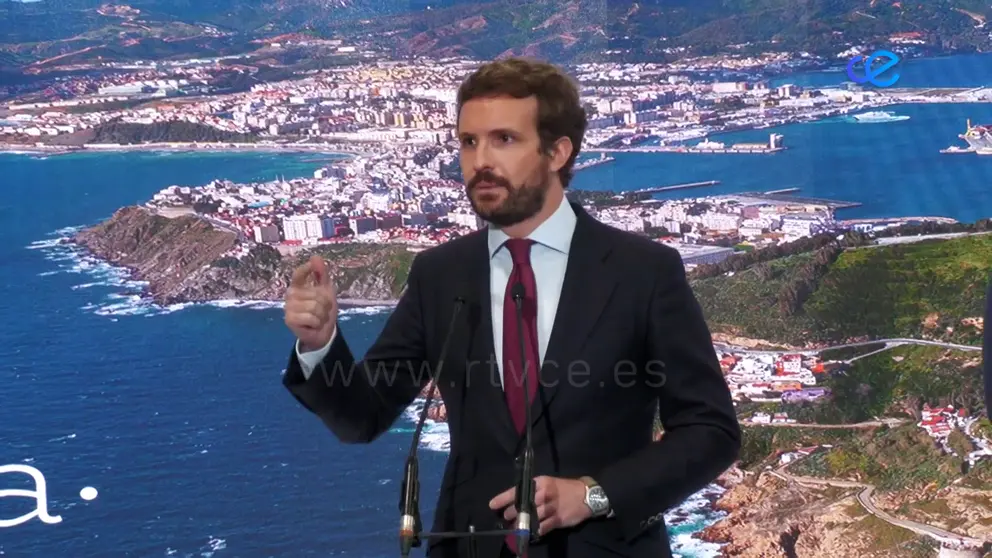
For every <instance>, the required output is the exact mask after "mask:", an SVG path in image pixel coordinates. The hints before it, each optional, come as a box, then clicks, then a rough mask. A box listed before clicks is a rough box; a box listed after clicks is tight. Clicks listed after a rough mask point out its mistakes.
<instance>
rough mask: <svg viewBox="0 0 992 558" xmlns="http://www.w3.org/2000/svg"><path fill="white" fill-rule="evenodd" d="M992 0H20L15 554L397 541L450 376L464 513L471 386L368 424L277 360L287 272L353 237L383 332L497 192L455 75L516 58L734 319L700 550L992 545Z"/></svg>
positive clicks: (13, 265) (694, 532)
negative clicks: (468, 156) (415, 439)
mask: <svg viewBox="0 0 992 558" xmlns="http://www.w3.org/2000/svg"><path fill="white" fill-rule="evenodd" d="M989 18H992V5H990V4H989V3H988V2H983V1H981V0H912V1H907V0H902V1H896V0H832V1H827V0H812V1H808V2H795V1H792V0H748V1H744V0H740V1H733V2H731V1H718V0H692V1H685V0H644V1H609V2H607V1H604V0H556V1H551V0H504V1H503V2H482V1H477V0H438V1H437V2H429V1H427V0H416V1H409V2H395V3H394V2H384V1H380V0H333V1H331V0H280V1H277V2H266V1H262V0H212V1H209V2H207V1H204V2H175V1H170V0H130V1H128V0H58V1H56V0H0V187H2V190H3V194H4V198H3V201H2V202H0V231H2V235H0V238H3V240H4V242H3V243H2V244H0V261H2V262H3V265H2V266H0V285H2V291H0V292H2V298H0V300H2V302H0V311H2V316H3V317H4V320H3V322H4V323H5V324H6V325H4V326H2V327H0V373H2V375H3V383H4V390H3V394H4V397H3V398H2V403H0V439H2V440H3V444H2V445H0V557H2V558H8V557H9V558H35V557H37V558H51V557H70V556H71V557H74V558H78V557H98V558H105V557H117V556H120V557H157V556H174V557H204V558H225V557H237V558H253V557H259V558H264V557H268V556H328V555H348V556H359V557H368V558H377V557H385V556H393V555H394V553H395V552H397V542H396V521H397V520H398V515H397V504H396V503H397V498H399V491H400V482H401V480H402V474H403V462H404V459H405V456H406V452H407V449H408V446H409V445H410V443H411V437H412V436H414V433H415V430H416V428H415V427H416V422H417V419H418V416H419V414H420V412H421V410H424V405H425V404H427V405H428V408H427V409H426V411H425V412H426V416H427V417H428V420H427V422H426V426H425V429H424V431H423V435H422V437H421V444H420V446H421V454H420V455H421V459H422V462H421V475H422V481H423V486H424V488H423V494H424V497H423V503H422V505H423V506H424V512H425V515H426V516H427V518H429V517H430V516H431V515H432V513H433V510H432V509H431V506H433V503H434V495H435V494H436V493H437V491H438V490H439V484H440V481H441V476H442V474H443V472H444V468H445V462H446V458H447V456H448V455H449V452H450V449H451V447H450V440H449V437H448V427H447V424H446V421H447V409H446V407H445V404H444V401H443V399H442V398H440V397H433V395H434V394H437V391H436V390H435V388H434V386H433V384H430V383H429V384H428V385H427V387H425V388H424V390H423V392H422V393H421V396H420V397H419V398H418V399H417V400H416V401H415V402H414V404H413V405H412V406H410V407H409V408H408V409H407V411H406V413H404V414H403V416H401V417H400V419H399V420H397V422H396V423H395V424H394V425H393V427H392V428H391V429H390V430H389V431H388V432H387V433H386V434H384V435H383V436H382V437H381V438H380V439H378V440H376V442H375V443H373V444H368V445H347V444H344V443H342V442H339V441H338V440H337V439H336V438H335V437H334V436H333V435H332V434H331V433H330V432H329V431H328V429H327V427H326V426H324V425H323V424H321V423H320V421H319V420H313V419H312V418H311V417H307V416H306V414H305V412H304V411H303V410H302V409H301V408H300V406H299V403H298V402H297V401H295V400H293V398H292V397H289V396H288V394H287V393H286V391H285V389H283V387H282V385H281V381H280V376H281V375H282V374H283V373H284V372H285V368H286V361H287V357H289V354H290V349H291V347H292V343H293V338H292V335H291V333H290V332H289V331H288V330H287V329H286V324H285V323H284V322H283V315H282V301H283V298H284V296H285V293H286V290H287V287H288V286H289V284H290V278H291V276H292V273H293V270H294V268H296V267H297V266H299V265H300V264H301V263H303V262H305V261H307V260H308V259H309V258H310V257H311V256H313V255H318V256H321V257H323V258H324V259H325V260H326V261H327V262H328V265H329V266H330V274H331V278H332V280H333V282H334V284H335V285H336V288H337V292H338V296H339V302H340V304H341V306H342V309H341V314H340V317H339V322H340V323H341V324H342V326H341V327H342V328H346V329H347V331H348V339H349V343H350V344H351V349H352V350H353V351H355V354H356V355H360V354H363V353H364V351H365V350H366V349H367V348H368V347H369V346H370V345H371V343H372V342H373V340H374V339H375V338H376V336H377V335H378V334H379V332H380V331H381V330H382V328H383V326H384V324H385V323H386V320H387V318H388V317H389V315H390V312H391V311H392V309H393V307H394V306H395V304H396V302H397V300H398V299H399V297H400V295H401V294H402V292H403V291H404V288H405V285H406V283H407V281H406V280H407V276H408V273H409V270H410V266H411V263H412V262H413V259H414V258H415V257H416V256H417V254H418V253H421V252H423V251H424V250H427V249H429V248H431V247H434V246H438V245H440V244H442V243H445V242H449V241H452V240H453V239H456V238H459V237H462V236H465V235H468V234H471V233H472V232H474V231H477V230H479V229H481V228H483V227H485V226H486V223H485V222H484V221H483V220H482V219H481V218H479V217H478V216H477V215H476V214H475V212H474V211H473V209H472V205H471V203H470V201H469V198H468V196H467V194H466V186H465V184H464V183H463V178H462V170H461V167H460V163H459V141H458V137H457V133H456V128H455V125H456V123H457V119H458V107H457V103H456V94H457V91H458V88H459V85H460V84H461V83H462V81H463V80H465V78H466V77H467V76H468V75H469V74H470V73H471V72H472V71H473V70H475V69H476V68H478V67H479V66H480V65H481V64H483V63H484V62H487V61H490V60H494V59H498V58H501V57H506V56H526V57H532V58H537V59H541V60H547V61H549V62H552V63H554V64H556V65H559V66H560V67H562V68H563V69H565V70H566V71H567V72H568V74H569V75H571V76H572V77H573V78H574V79H575V81H576V82H577V83H578V85H579V88H580V95H581V102H582V104H583V106H584V107H585V110H586V113H587V115H588V125H587V131H586V134H585V138H584V140H583V142H582V144H581V151H580V154H579V157H578V159H577V162H576V165H575V169H574V170H575V176H574V178H573V179H572V182H571V185H570V186H569V187H568V189H567V190H566V195H567V197H568V199H569V200H570V201H572V202H575V203H578V204H580V205H582V206H583V207H584V208H585V210H586V211H587V212H588V213H589V214H590V215H592V216H593V217H594V218H595V219H597V220H599V221H601V222H603V223H606V224H608V225H611V226H613V227H615V228H619V229H622V230H625V231H630V232H633V233H635V234H637V235H640V236H643V237H645V238H647V239H650V241H653V242H657V243H663V244H665V245H667V246H670V247H671V248H673V249H674V250H676V251H677V252H678V253H679V254H680V255H681V258H682V262H683V264H684V266H685V270H686V274H687V277H688V280H689V283H690V285H691V287H692V290H693V292H694V293H695V296H696V297H697V298H698V300H699V303H700V305H701V307H702V310H703V313H704V315H705V318H706V322H707V324H708V325H709V327H710V329H711V333H712V341H713V346H714V348H715V350H716V353H717V356H718V358H719V364H720V367H721V369H722V372H723V375H724V378H725V380H726V382H727V385H728V386H729V388H730V391H731V394H732V396H733V402H734V408H735V411H736V414H737V418H738V420H739V422H740V425H741V428H742V430H743V442H742V448H741V452H740V456H739V459H738V460H737V461H736V462H735V463H734V465H733V466H732V467H730V468H729V469H728V470H726V471H725V472H724V473H723V474H722V475H720V477H719V478H718V479H717V480H716V482H714V483H713V484H711V485H709V486H707V487H705V488H703V489H702V490H700V491H699V492H697V493H695V494H693V495H692V496H690V497H689V498H688V499H687V500H685V501H684V502H682V503H681V504H680V505H678V506H676V507H673V508H671V509H669V510H667V511H666V513H665V525H666V527H667V530H668V537H669V539H670V541H671V546H672V549H673V552H674V553H675V554H676V555H677V556H681V557H683V558H702V557H718V556H725V557H742V558H744V557H746V558H774V557H783V558H786V557H821V556H822V557H826V556H830V557H897V558H901V557H906V558H924V557H936V556H941V557H969V558H970V557H975V558H977V557H981V556H992V423H990V421H989V417H988V411H987V409H986V407H985V401H984V399H983V379H982V361H983V359H982V339H983V333H984V321H983V308H984V305H985V293H986V287H987V286H988V283H989V277H990V271H992V236H989V233H990V232H992V220H990V219H992V187H990V185H992V54H989V53H990V52H992V26H989V25H987V22H988V19H989ZM707 346H708V345H707ZM411 393H412V392H411ZM428 395H432V397H431V398H430V402H429V403H426V401H427V400H428V397H427V396H428ZM645 420H646V419H645ZM455 424H456V426H457V423H455ZM646 427H647V423H646V422H645V430H644V436H645V439H646V437H647V434H648V430H647V429H646ZM664 435H665V433H664V428H663V425H662V424H660V422H659V424H657V425H656V433H655V436H656V439H661V438H663V437H664ZM419 552H421V555H422V553H423V550H420V551H419Z"/></svg>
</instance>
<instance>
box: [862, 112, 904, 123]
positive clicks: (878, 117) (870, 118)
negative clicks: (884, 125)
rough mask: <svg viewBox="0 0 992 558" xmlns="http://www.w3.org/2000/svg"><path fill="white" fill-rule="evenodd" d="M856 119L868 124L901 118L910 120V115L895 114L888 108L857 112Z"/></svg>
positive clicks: (894, 120)
mask: <svg viewBox="0 0 992 558" xmlns="http://www.w3.org/2000/svg"><path fill="white" fill-rule="evenodd" d="M854 119H855V120H857V121H858V122H862V123H866V124H875V123H879V122H899V121H900V120H909V117H908V116H905V115H899V114H895V113H892V112H889V111H887V110H873V111H870V112H864V113H861V114H855V115H854Z"/></svg>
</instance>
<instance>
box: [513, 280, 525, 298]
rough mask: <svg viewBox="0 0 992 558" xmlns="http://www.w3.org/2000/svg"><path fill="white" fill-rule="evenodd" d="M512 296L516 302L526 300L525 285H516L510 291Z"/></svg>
mask: <svg viewBox="0 0 992 558" xmlns="http://www.w3.org/2000/svg"><path fill="white" fill-rule="evenodd" d="M510 295H511V296H513V299H514V300H523V298H524V284H523V283H515V284H514V285H513V287H512V288H511V289H510Z"/></svg>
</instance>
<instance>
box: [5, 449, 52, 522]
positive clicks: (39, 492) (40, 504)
mask: <svg viewBox="0 0 992 558" xmlns="http://www.w3.org/2000/svg"><path fill="white" fill-rule="evenodd" d="M3 473H24V474H26V475H29V476H31V478H33V479H34V484H35V489H34V490H23V489H19V488H8V489H0V498H8V497H12V496H20V497H22V498H34V501H35V509H34V511H31V512H28V513H26V514H24V515H22V516H20V517H15V518H14V519H0V528H2V527H14V526H16V525H20V524H22V523H27V522H28V521H30V520H31V519H32V518H35V517H37V518H38V519H40V520H42V521H43V522H45V523H48V524H49V525H51V524H54V523H59V522H61V521H62V517H61V516H58V515H56V516H51V515H48V492H47V491H46V490H45V477H44V476H43V475H42V474H41V471H39V470H38V469H35V468H34V467H31V466H30V465H0V474H3Z"/></svg>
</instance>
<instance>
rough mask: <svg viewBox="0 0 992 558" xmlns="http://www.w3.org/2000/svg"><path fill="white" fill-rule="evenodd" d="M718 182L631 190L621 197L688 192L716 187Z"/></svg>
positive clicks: (689, 183) (688, 183) (623, 193)
mask: <svg viewBox="0 0 992 558" xmlns="http://www.w3.org/2000/svg"><path fill="white" fill-rule="evenodd" d="M719 183H720V181H719V180H707V181H705V182H687V183H685V184H674V185H672V186H656V187H652V188H641V189H640V190H632V191H629V192H621V195H624V196H628V195H637V194H658V193H660V192H671V191H672V190H688V189H689V188H704V187H707V186H716V185H717V184H719Z"/></svg>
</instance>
